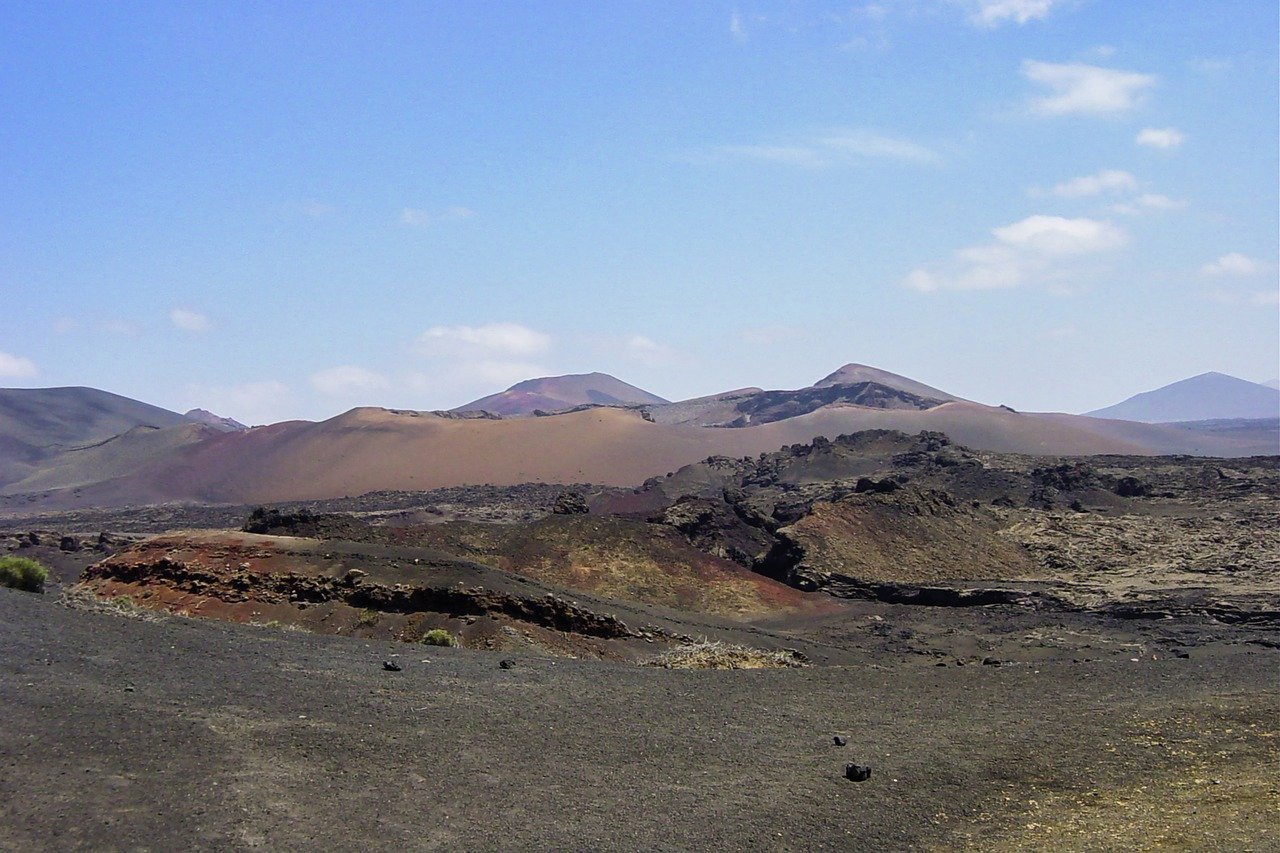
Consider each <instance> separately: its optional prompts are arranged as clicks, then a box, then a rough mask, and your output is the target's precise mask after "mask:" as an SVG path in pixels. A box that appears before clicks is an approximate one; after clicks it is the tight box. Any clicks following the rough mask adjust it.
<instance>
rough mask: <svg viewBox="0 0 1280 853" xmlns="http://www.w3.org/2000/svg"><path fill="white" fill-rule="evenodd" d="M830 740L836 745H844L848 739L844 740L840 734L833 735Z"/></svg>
mask: <svg viewBox="0 0 1280 853" xmlns="http://www.w3.org/2000/svg"><path fill="white" fill-rule="evenodd" d="M831 742H832V743H834V744H835V745H836V746H844V745H845V744H846V743H848V741H846V740H845V739H844V738H843V737H841V736H840V735H836V736H835V737H833V738H832V739H831Z"/></svg>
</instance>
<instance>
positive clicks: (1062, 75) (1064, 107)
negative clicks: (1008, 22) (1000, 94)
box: [1022, 59, 1157, 115]
mask: <svg viewBox="0 0 1280 853" xmlns="http://www.w3.org/2000/svg"><path fill="white" fill-rule="evenodd" d="M1022 74H1023V76H1024V77H1026V78H1027V79H1028V80H1030V81H1031V82H1033V83H1039V84H1040V85H1042V86H1044V87H1046V88H1047V89H1048V90H1049V91H1050V92H1051V94H1049V95H1046V96H1045V97H1042V98H1036V99H1033V100H1032V101H1031V108H1032V109H1033V110H1034V111H1035V112H1038V113H1040V114H1042V115H1075V114H1086V115H1089V114H1092V115H1107V114H1117V113H1123V112H1128V111H1129V110H1131V109H1133V108H1134V107H1136V106H1137V105H1138V101H1139V99H1140V98H1141V96H1142V95H1143V93H1144V92H1146V90H1147V89H1150V88H1151V87H1152V86H1154V85H1155V84H1156V79H1157V78H1156V77H1155V75H1153V74H1138V73H1135V72H1132V71H1117V70H1115V69H1113V68H1101V67H1099V66H1097V65H1085V64H1083V63H1079V62H1074V63H1065V64H1057V63H1052V62H1037V61H1035V60H1031V59H1028V60H1026V61H1025V62H1023V63H1022Z"/></svg>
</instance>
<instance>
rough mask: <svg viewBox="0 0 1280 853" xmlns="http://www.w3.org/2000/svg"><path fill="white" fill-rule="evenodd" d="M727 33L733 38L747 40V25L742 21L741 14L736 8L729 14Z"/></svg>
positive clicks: (739, 40) (741, 40)
mask: <svg viewBox="0 0 1280 853" xmlns="http://www.w3.org/2000/svg"><path fill="white" fill-rule="evenodd" d="M729 35H731V36H733V40H734V41H737V42H744V41H746V40H747V27H746V25H745V24H743V22H742V15H741V14H739V12H738V10H737V9H734V10H733V14H731V15H730V16H729Z"/></svg>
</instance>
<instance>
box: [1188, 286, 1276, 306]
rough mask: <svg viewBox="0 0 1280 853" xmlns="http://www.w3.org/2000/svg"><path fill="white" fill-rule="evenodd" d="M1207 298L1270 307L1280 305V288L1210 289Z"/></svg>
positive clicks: (1233, 303)
mask: <svg viewBox="0 0 1280 853" xmlns="http://www.w3.org/2000/svg"><path fill="white" fill-rule="evenodd" d="M1205 298H1206V299H1208V300H1210V301H1211V302H1220V303H1222V304H1223V305H1247V306H1249V307H1251V308H1268V307H1273V306H1276V305H1280V290H1251V291H1246V292H1238V291H1231V290H1210V291H1208V292H1207V293H1205Z"/></svg>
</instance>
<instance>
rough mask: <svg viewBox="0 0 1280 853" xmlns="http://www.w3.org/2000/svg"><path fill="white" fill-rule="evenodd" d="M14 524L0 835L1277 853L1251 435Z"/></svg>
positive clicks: (1272, 616)
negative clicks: (1072, 453)
mask: <svg viewBox="0 0 1280 853" xmlns="http://www.w3.org/2000/svg"><path fill="white" fill-rule="evenodd" d="M5 528H6V530H7V532H5V533H3V534H0V541H3V543H4V545H3V547H4V548H6V549H7V550H8V551H9V552H11V553H15V554H22V555H28V556H33V557H36V558H38V559H40V560H41V561H43V562H44V563H45V564H47V565H49V566H50V567H51V570H52V574H53V576H52V578H51V581H50V585H49V589H48V590H47V591H46V593H45V594H44V595H43V596H36V595H32V594H30V593H19V592H11V591H7V590H5V591H0V592H3V595H0V607H3V608H4V610H5V618H4V620H3V622H2V624H3V625H4V628H3V629H0V630H3V631H4V632H5V642H6V645H7V647H8V648H10V649H12V650H13V653H12V654H11V655H9V656H8V657H7V658H6V661H5V664H4V669H3V672H2V673H0V677H2V678H3V681H2V682H0V684H2V685H3V691H4V695H5V696H6V697H9V701H10V702H11V703H12V704H13V707H14V708H15V711H16V713H15V714H14V715H13V717H12V719H14V720H15V721H16V723H15V724H13V725H10V726H7V727H6V728H5V729H4V732H3V734H0V760H3V761H4V762H5V764H6V766H7V768H8V769H9V771H10V772H8V773H7V774H5V782H4V783H3V784H4V785H5V786H6V789H5V791H4V798H3V801H4V802H5V806H4V812H3V813H2V816H0V843H3V844H4V845H5V846H11V847H18V848H20V847H26V846H30V845H32V844H37V845H38V844H40V843H41V842H49V841H50V840H52V846H58V847H77V846H80V847H95V848H99V847H129V846H136V845H139V844H141V845H143V846H154V847H176V846H193V845H194V846H206V847H224V846H231V847H237V846H265V847H271V848H286V849H297V848H304V847H316V846H325V847H329V846H338V845H344V844H357V843H360V839H362V838H365V839H367V838H368V837H371V834H376V835H377V837H379V838H381V839H384V840H385V841H386V842H387V843H398V844H403V845H405V846H409V847H414V848H427V849H430V848H477V847H512V846H527V845H542V846H552V847H560V848H571V849H582V848H609V849H623V848H629V847H634V845H636V844H645V845H648V846H655V847H658V848H661V849H682V848H683V849H687V848H689V847H703V848H706V847H713V848H714V847H719V848H752V849H849V848H851V847H852V848H858V849H863V848H870V847H876V848H881V849H903V848H908V847H911V848H932V849H954V848H961V849H1011V850H1012V849H1044V850H1057V849H1115V847H1116V846H1117V845H1118V846H1121V847H1124V848H1127V849H1165V848H1169V849H1175V848H1176V849H1205V850H1208V849H1242V850H1250V849H1251V850H1265V849H1273V848H1274V847H1275V846H1276V845H1277V844H1280V838H1278V837H1277V836H1276V834H1275V833H1276V826H1277V824H1276V821H1275V819H1274V818H1275V815H1276V814H1277V810H1280V786H1278V785H1277V781H1276V777H1275V775H1274V773H1273V768H1274V766H1275V764H1276V762H1277V760H1280V740H1278V738H1280V688H1277V685H1280V532H1278V531H1280V459H1277V458H1276V457H1254V458H1240V459H1230V460H1226V459H1206V458H1194V457H1147V456H1095V457H1070V458H1053V457H1041V456H1020V455H1015V454H1001V453H991V452H980V451H975V450H972V449H970V448H968V447H965V446H964V445H961V444H957V443H954V442H952V441H951V440H950V439H949V438H948V437H946V436H944V435H942V434H939V433H928V432H926V433H920V434H917V435H907V434H903V433H898V432H891V431H872V432H863V433H857V434H853V435H848V436H840V437H837V438H836V439H834V440H826V439H820V440H815V441H814V442H812V443H808V444H797V445H791V446H788V447H784V448H783V449H781V450H778V451H775V452H771V453H762V454H760V455H758V456H754V457H738V458H730V457H713V458H709V459H706V460H704V461H702V462H698V463H694V464H691V465H687V466H685V467H683V468H680V469H678V470H676V471H673V472H672V473H671V474H670V475H668V476H662V477H657V478H654V479H651V480H649V481H647V482H645V483H644V484H642V485H640V486H638V487H632V488H622V487H615V486H601V485H590V484H585V483H582V484H577V485H569V486H556V485H538V484H530V485H525V486H519V487H499V486H490V487H476V488H449V489H439V490H435V491H418V492H405V491H400V492H377V493H370V494H366V495H363V496H361V497H358V498H342V499H333V500H326V501H313V502H303V503H290V504H279V505H274V506H270V507H264V508H255V507H253V506H249V505H220V506H209V505H185V506H184V505H168V506H152V507H138V508H124V509H101V510H79V511H63V512H50V513H44V514H40V515H36V516H32V515H29V514H23V515H17V516H11V517H10V518H9V520H8V521H7V522H6V523H5ZM229 623H234V624H229ZM436 636H443V637H445V638H448V639H449V642H451V643H457V644H458V647H441V646H439V645H433V644H432V643H434V642H436V641H435V640H434V639H433V638H434V637H436ZM686 667H691V669H688V670H686V669H685V668H686ZM707 667H712V668H707ZM718 667H726V668H725V669H721V668H718ZM837 736H838V737H839V738H841V739H842V741H843V745H837V744H836V742H835V740H834V738H836V737H837ZM848 763H857V764H864V765H870V766H871V768H872V775H871V778H870V779H868V780H866V781H862V782H856V781H850V780H848V779H846V778H844V771H845V765H846V764H848ZM81 778H85V779H90V780H91V784H89V785H87V786H86V785H84V784H83V783H81V782H80V779H81ZM19 780H20V781H19ZM19 784H20V785H21V795H19V790H18V788H17V786H18V785H19ZM85 815H91V816H92V818H91V819H85V817H84V816H85ZM46 846H48V845H47V844H46Z"/></svg>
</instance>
